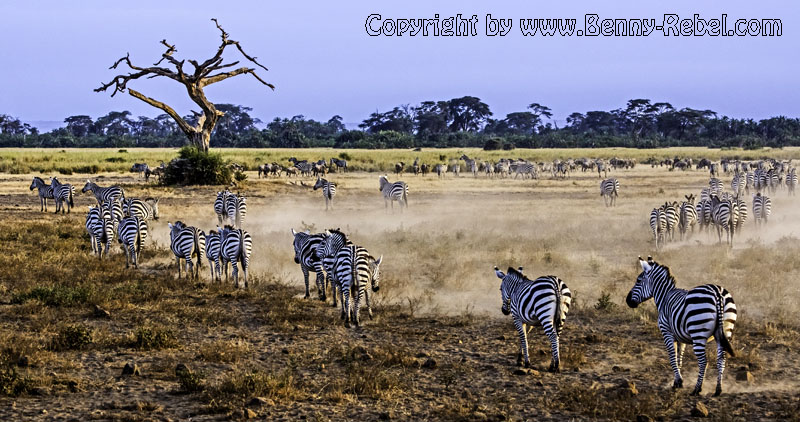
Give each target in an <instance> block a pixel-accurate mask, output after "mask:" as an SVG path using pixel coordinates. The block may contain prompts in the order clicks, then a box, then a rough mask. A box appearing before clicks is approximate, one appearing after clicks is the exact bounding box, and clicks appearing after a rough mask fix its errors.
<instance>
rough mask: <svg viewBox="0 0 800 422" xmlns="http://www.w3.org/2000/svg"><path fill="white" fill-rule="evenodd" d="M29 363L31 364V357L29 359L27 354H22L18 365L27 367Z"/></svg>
mask: <svg viewBox="0 0 800 422" xmlns="http://www.w3.org/2000/svg"><path fill="white" fill-rule="evenodd" d="M28 365H30V359H28V357H27V356H20V357H19V359H18V360H17V366H19V367H20V368H25V367H27V366H28Z"/></svg>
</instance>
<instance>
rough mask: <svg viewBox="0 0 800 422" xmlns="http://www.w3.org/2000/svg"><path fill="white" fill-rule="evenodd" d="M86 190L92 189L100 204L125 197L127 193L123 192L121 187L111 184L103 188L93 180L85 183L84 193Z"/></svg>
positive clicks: (82, 190)
mask: <svg viewBox="0 0 800 422" xmlns="http://www.w3.org/2000/svg"><path fill="white" fill-rule="evenodd" d="M86 191H91V192H92V193H93V194H94V197H95V198H97V203H98V204H102V203H103V202H106V201H111V200H114V199H125V194H124V193H123V192H122V188H121V187H119V186H109V187H107V188H102V187H100V186H98V185H97V183H94V182H92V181H91V180H87V181H86V184H85V185H83V189H81V192H83V193H86Z"/></svg>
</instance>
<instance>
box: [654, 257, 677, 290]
mask: <svg viewBox="0 0 800 422" xmlns="http://www.w3.org/2000/svg"><path fill="white" fill-rule="evenodd" d="M649 264H650V265H652V266H653V269H656V268H661V269H663V270H664V272H666V273H667V281H668V282H670V283H671V284H672V285H673V286H674V285H675V276H673V275H672V271H671V270H670V269H669V267H668V266H666V265H662V264H659V263H658V262H655V261H650V262H649ZM651 272H652V270H651Z"/></svg>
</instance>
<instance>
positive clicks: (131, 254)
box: [117, 216, 147, 268]
mask: <svg viewBox="0 0 800 422" xmlns="http://www.w3.org/2000/svg"><path fill="white" fill-rule="evenodd" d="M146 238H147V224H145V222H144V220H142V219H141V218H139V217H135V216H134V217H125V218H123V219H122V221H120V222H119V225H118V226H117V240H118V241H119V243H121V244H122V248H123V249H124V250H125V268H129V267H130V263H131V262H133V266H134V268H139V256H140V255H141V252H142V245H143V244H144V241H145V239H146Z"/></svg>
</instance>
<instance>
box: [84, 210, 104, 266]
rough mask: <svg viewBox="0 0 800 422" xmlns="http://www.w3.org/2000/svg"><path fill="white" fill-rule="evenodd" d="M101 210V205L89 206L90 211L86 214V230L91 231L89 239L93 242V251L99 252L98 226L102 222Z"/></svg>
mask: <svg viewBox="0 0 800 422" xmlns="http://www.w3.org/2000/svg"><path fill="white" fill-rule="evenodd" d="M100 213H101V211H100V208H99V207H89V212H88V213H87V214H86V231H87V232H89V240H91V242H92V253H94V254H98V251H97V250H98V246H99V241H98V236H97V235H96V232H95V230H96V228H97V226H98V225H99V223H100V219H101V218H102V217H101V214H100Z"/></svg>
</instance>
